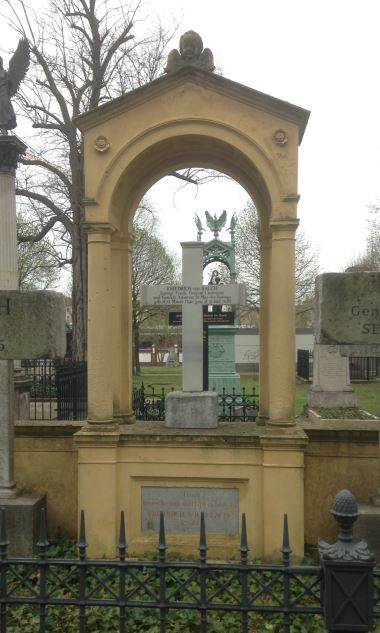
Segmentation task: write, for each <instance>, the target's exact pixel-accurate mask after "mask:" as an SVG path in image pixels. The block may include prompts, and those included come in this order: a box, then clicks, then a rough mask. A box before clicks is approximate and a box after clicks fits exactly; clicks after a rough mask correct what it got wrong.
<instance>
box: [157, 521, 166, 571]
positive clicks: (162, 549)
mask: <svg viewBox="0 0 380 633" xmlns="http://www.w3.org/2000/svg"><path fill="white" fill-rule="evenodd" d="M157 549H158V553H159V557H160V561H161V562H163V561H164V560H165V556H166V536H165V517H164V513H163V512H160V525H159V530H158V546H157Z"/></svg>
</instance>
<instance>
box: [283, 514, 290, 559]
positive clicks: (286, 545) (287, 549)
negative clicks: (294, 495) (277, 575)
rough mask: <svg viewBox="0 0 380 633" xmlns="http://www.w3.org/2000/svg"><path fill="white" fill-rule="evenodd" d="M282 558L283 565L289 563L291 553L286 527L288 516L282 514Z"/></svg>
mask: <svg viewBox="0 0 380 633" xmlns="http://www.w3.org/2000/svg"><path fill="white" fill-rule="evenodd" d="M281 552H282V558H283V562H284V564H288V563H289V561H290V555H291V553H292V549H291V547H290V543H289V527H288V515H287V514H284V528H283V537H282V548H281Z"/></svg>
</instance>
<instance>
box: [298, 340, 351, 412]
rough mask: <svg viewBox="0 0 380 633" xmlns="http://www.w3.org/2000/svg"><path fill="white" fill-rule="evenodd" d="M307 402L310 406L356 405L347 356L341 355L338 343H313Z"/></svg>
mask: <svg viewBox="0 0 380 633" xmlns="http://www.w3.org/2000/svg"><path fill="white" fill-rule="evenodd" d="M308 404H309V406H310V407H327V408H328V407H356V405H357V397H356V393H355V391H354V389H353V387H352V385H351V382H350V369H349V362H348V358H345V357H343V356H341V354H340V348H339V345H318V344H317V343H316V344H315V345H314V351H313V385H312V387H311V389H310V391H309V395H308Z"/></svg>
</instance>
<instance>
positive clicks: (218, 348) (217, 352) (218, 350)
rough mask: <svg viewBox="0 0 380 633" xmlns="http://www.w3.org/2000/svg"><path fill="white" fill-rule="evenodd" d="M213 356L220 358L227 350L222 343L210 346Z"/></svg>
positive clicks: (210, 352) (209, 349)
mask: <svg viewBox="0 0 380 633" xmlns="http://www.w3.org/2000/svg"><path fill="white" fill-rule="evenodd" d="M208 351H209V354H210V356H211V358H220V357H221V356H223V354H224V352H225V351H226V350H225V348H224V345H222V344H221V343H212V344H211V345H209V348H208Z"/></svg>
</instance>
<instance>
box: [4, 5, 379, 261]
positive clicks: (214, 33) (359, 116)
mask: <svg viewBox="0 0 380 633" xmlns="http://www.w3.org/2000/svg"><path fill="white" fill-rule="evenodd" d="M1 4H2V3H1V0H0V7H1ZM30 4H31V5H32V6H35V7H37V6H38V5H40V4H44V2H43V1H42V0H41V1H40V0H31V1H30ZM150 5H151V10H152V11H156V12H158V13H159V14H160V16H161V18H162V20H164V21H166V20H169V19H170V17H171V15H175V16H177V17H180V18H182V21H181V26H180V28H179V31H178V35H180V34H181V33H183V32H184V31H186V30H189V29H193V30H196V31H198V32H199V34H200V35H201V36H202V38H203V42H204V45H205V46H208V47H209V48H211V50H212V51H213V53H214V58H215V60H216V63H217V64H218V66H220V67H221V68H222V72H223V74H224V76H225V77H227V78H229V79H232V80H234V81H237V82H240V83H242V84H245V85H247V86H249V87H251V88H254V89H256V90H260V91H262V92H265V93H267V94H270V95H272V96H274V97H277V98H279V99H283V100H285V101H289V102H291V103H293V104H295V105H298V106H300V107H302V108H306V109H308V110H311V116H310V119H309V123H308V126H307V128H306V132H305V136H304V139H303V142H302V144H301V147H300V152H299V193H300V195H301V200H300V203H299V206H298V210H299V217H300V220H301V227H302V229H303V230H304V231H305V232H306V233H307V235H308V238H309V241H310V242H311V243H312V244H313V245H314V246H315V247H316V248H317V249H318V250H319V254H320V263H321V266H322V269H323V270H325V271H327V270H338V271H339V270H342V269H343V267H344V266H345V264H346V263H347V261H348V260H349V258H350V257H352V256H353V255H357V254H358V253H359V252H360V249H361V248H362V247H363V246H364V243H365V220H366V217H367V205H370V204H373V203H376V201H377V199H380V125H379V113H380V78H379V75H380V73H379V67H380V43H379V35H378V32H379V24H380V2H379V0H361V2H360V3H359V2H355V1H353V0H286V1H284V0H260V1H256V0H234V2H228V3H227V2H221V0H202V1H201V0H192V1H191V2H190V1H189V2H184V1H183V0H151V2H150ZM1 31H2V33H1V42H2V43H1V46H2V48H3V47H4V46H6V43H7V41H8V37H9V46H15V43H14V35H13V34H12V33H10V32H9V30H8V29H7V28H6V25H5V24H4V23H3V26H2V28H1ZM177 45H178V37H177V38H176V40H175V41H174V42H173V46H175V47H177ZM5 61H6V63H7V58H6V60H5ZM6 65H7V64H6ZM177 188H178V183H177V182H176V181H173V179H170V182H169V184H168V185H165V186H164V185H162V184H161V185H158V186H156V187H155V189H154V190H153V191H152V192H151V196H152V198H153V199H154V201H155V203H156V205H157V206H158V207H159V208H160V210H162V214H160V215H161V217H162V229H161V230H162V232H163V233H164V234H165V238H166V239H167V242H168V244H169V245H170V247H171V248H174V247H175V246H176V245H178V243H179V242H180V241H182V240H191V239H195V237H196V229H195V226H194V224H193V218H194V213H198V215H201V217H204V210H205V209H207V210H208V211H210V212H212V213H214V212H215V213H217V214H219V213H221V211H222V210H223V209H226V210H227V211H228V212H229V214H232V213H233V212H234V211H236V210H238V209H240V208H242V207H243V206H244V204H245V201H246V199H247V195H246V193H245V192H244V191H243V190H242V189H241V188H240V187H237V186H233V185H231V184H225V185H221V184H219V183H218V184H214V185H212V186H207V187H204V188H200V189H199V190H198V192H197V197H195V196H194V193H192V192H191V191H190V188H189V187H188V188H186V192H185V191H180V192H176V190H177ZM165 218H166V220H167V219H169V221H165Z"/></svg>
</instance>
